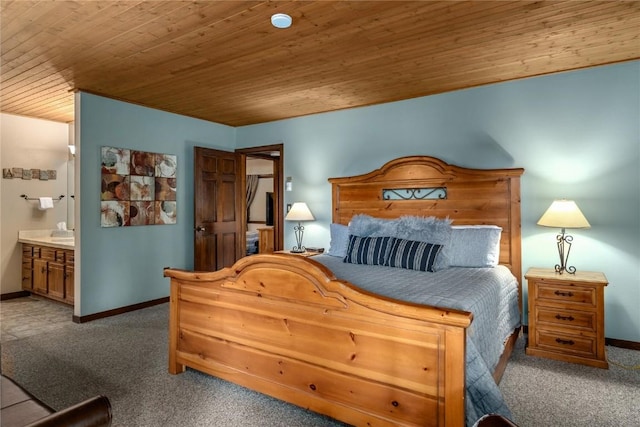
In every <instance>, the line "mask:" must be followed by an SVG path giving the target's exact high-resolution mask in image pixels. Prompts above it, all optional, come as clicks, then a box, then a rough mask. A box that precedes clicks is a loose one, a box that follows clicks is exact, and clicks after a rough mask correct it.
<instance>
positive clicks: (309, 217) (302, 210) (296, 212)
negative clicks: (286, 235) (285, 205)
mask: <svg viewBox="0 0 640 427" xmlns="http://www.w3.org/2000/svg"><path fill="white" fill-rule="evenodd" d="M284 219H285V220H286V221H298V225H296V226H295V227H293V230H294V232H295V233H296V246H294V247H293V249H291V252H293V253H296V254H300V253H303V252H306V249H305V247H304V246H302V235H303V234H304V227H303V226H302V223H301V222H302V221H313V220H315V218H314V217H313V214H312V213H311V211H310V210H309V207H308V206H307V204H306V203H304V202H296V203H294V204H293V206H291V209H290V210H289V212H287V215H286V216H285V217H284Z"/></svg>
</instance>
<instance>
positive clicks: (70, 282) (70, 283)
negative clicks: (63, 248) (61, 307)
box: [64, 264, 75, 304]
mask: <svg viewBox="0 0 640 427" xmlns="http://www.w3.org/2000/svg"><path fill="white" fill-rule="evenodd" d="M73 275H74V268H73V264H71V265H67V266H66V267H65V272H64V300H65V301H67V302H69V303H71V304H73V294H74V291H75V287H74V283H75V282H74V280H75V279H74V276H73Z"/></svg>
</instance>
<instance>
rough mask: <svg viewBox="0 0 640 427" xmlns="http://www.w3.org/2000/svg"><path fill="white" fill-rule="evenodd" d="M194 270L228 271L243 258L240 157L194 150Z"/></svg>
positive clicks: (220, 152)
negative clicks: (227, 269) (223, 269)
mask: <svg viewBox="0 0 640 427" xmlns="http://www.w3.org/2000/svg"><path fill="white" fill-rule="evenodd" d="M194 157H195V168H194V180H195V182H194V196H195V219H194V224H195V230H194V233H195V236H194V269H195V270H198V271H215V270H219V269H221V268H223V267H230V266H231V265H233V263H234V262H235V261H236V260H237V259H239V258H240V257H241V256H242V254H243V246H244V233H243V229H242V224H243V222H244V221H243V209H244V208H243V205H244V203H242V200H243V197H244V192H243V191H242V185H243V183H242V179H241V178H242V176H243V174H244V167H243V165H242V164H241V163H242V162H241V161H240V156H239V155H237V154H235V153H233V152H227V151H219V150H212V149H209V148H203V147H195V149H194Z"/></svg>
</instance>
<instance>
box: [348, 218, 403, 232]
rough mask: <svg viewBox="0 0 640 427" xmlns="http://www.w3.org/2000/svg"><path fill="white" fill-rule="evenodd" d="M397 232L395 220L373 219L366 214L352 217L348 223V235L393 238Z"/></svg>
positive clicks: (396, 221)
mask: <svg viewBox="0 0 640 427" xmlns="http://www.w3.org/2000/svg"><path fill="white" fill-rule="evenodd" d="M397 230H398V220H397V219H382V218H374V217H372V216H370V215H366V214H358V215H354V216H353V218H351V222H349V234H350V235H352V236H360V237H385V236H391V237H395V236H396V234H397Z"/></svg>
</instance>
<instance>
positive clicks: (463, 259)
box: [444, 225, 502, 267]
mask: <svg viewBox="0 0 640 427" xmlns="http://www.w3.org/2000/svg"><path fill="white" fill-rule="evenodd" d="M501 235H502V228H500V227H498V226H496V225H453V226H451V239H450V241H449V245H448V246H445V248H444V250H445V251H446V252H447V259H448V261H449V266H451V267H495V266H496V265H498V262H499V260H500V236H501Z"/></svg>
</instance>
